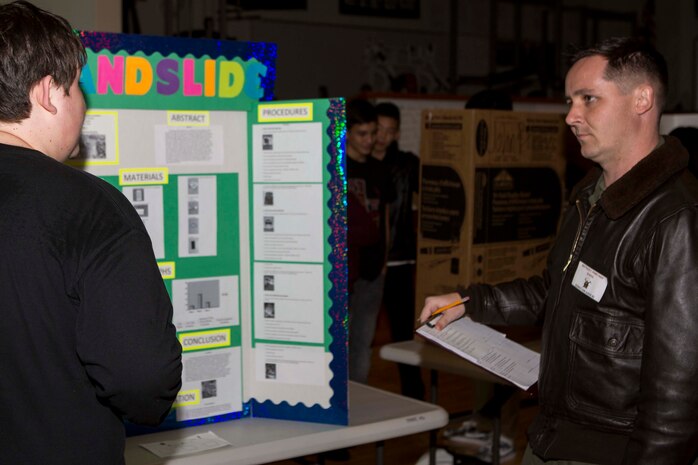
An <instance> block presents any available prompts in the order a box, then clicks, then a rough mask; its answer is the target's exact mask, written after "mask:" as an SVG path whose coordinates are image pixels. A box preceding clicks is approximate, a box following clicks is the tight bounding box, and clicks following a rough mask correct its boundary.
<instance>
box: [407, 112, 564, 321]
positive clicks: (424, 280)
mask: <svg viewBox="0 0 698 465" xmlns="http://www.w3.org/2000/svg"><path fill="white" fill-rule="evenodd" d="M564 134H565V125H564V121H563V117H562V116H561V115H555V114H543V113H521V112H510V111H497V110H424V111H423V112H422V135H421V141H422V145H421V159H422V167H421V185H420V202H421V205H420V215H419V227H418V229H419V233H418V244H417V248H418V250H417V289H416V302H417V305H416V306H417V308H416V309H415V312H416V313H417V314H418V313H419V312H420V311H421V306H422V303H423V302H424V299H425V298H426V297H428V296H430V295H437V294H444V293H448V292H453V291H454V290H456V289H457V288H458V286H467V285H468V284H470V283H475V282H485V283H489V284H496V283H499V282H502V281H508V280H511V279H515V278H526V277H530V276H532V275H534V274H536V273H540V272H541V271H542V270H543V268H544V266H545V258H546V256H547V252H548V249H549V248H550V246H551V245H552V241H553V237H554V235H555V233H556V231H557V226H558V222H559V219H560V214H561V209H562V201H563V196H564V172H565V157H564Z"/></svg>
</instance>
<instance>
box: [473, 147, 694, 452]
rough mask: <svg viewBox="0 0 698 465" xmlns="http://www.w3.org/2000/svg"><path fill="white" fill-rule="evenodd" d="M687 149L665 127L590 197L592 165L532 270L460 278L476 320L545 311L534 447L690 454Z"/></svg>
mask: <svg viewBox="0 0 698 465" xmlns="http://www.w3.org/2000/svg"><path fill="white" fill-rule="evenodd" d="M687 162H688V154H687V153H686V151H685V150H684V149H683V147H682V146H681V145H680V144H679V143H678V141H677V140H676V139H674V138H671V137H666V139H665V143H664V144H663V145H661V146H660V147H659V148H657V149H656V150H654V151H653V152H652V153H651V154H649V155H648V156H647V157H645V158H644V159H643V160H642V161H640V162H639V163H638V164H637V165H636V166H634V167H633V168H632V169H631V170H630V171H629V172H628V173H626V174H625V175H624V176H623V177H621V178H620V179H619V180H617V181H616V182H614V183H613V184H612V185H611V186H609V187H608V188H607V189H606V191H605V192H604V193H603V195H602V196H601V198H600V200H599V201H598V202H597V204H596V205H595V206H593V207H591V206H590V205H589V202H588V197H589V195H590V194H591V192H592V191H593V189H594V186H595V184H596V181H597V179H598V177H599V176H600V174H601V172H600V170H598V169H596V170H594V171H593V172H592V173H590V174H589V175H588V176H587V177H586V178H585V179H584V180H582V181H581V182H580V184H579V185H578V186H577V188H576V189H575V191H574V192H573V194H572V196H571V202H572V204H573V205H571V206H570V208H569V210H568V211H567V212H566V214H565V215H564V217H563V220H562V223H561V226H560V231H559V233H558V237H557V239H556V242H555V245H554V246H553V248H552V249H551V252H550V254H549V257H548V262H547V269H546V271H545V273H544V274H543V276H541V277H535V278H531V279H528V280H517V281H514V282H511V283H507V284H504V285H499V286H496V287H491V286H485V285H475V286H472V287H471V288H469V289H468V290H467V291H466V292H464V294H467V295H470V296H471V299H472V300H471V304H469V311H470V312H471V313H472V315H473V318H474V319H475V320H478V321H482V322H486V323H490V324H532V323H534V322H536V321H542V322H543V340H542V342H543V344H542V354H541V355H542V356H541V371H540V377H539V383H538V384H539V395H540V403H541V409H540V414H539V415H538V417H537V418H536V419H535V420H534V422H533V424H532V425H531V427H530V428H529V443H530V445H531V447H532V449H533V451H534V452H535V453H536V454H537V455H539V456H540V457H542V458H544V459H546V460H552V459H565V460H577V461H583V462H591V463H598V464H602V465H606V464H608V465H616V464H624V465H664V464H666V465H669V464H671V465H683V464H689V463H691V462H692V459H693V458H694V457H695V455H696V451H697V450H698V305H696V297H697V293H696V287H697V286H698V181H696V179H695V178H694V177H693V175H691V174H690V173H689V172H688V171H687V170H686V169H685V168H686V166H687ZM575 276H576V279H575ZM573 282H576V283H577V285H576V286H575V285H574V284H573ZM604 283H605V289H604V288H603V284H604ZM597 300H598V301H597Z"/></svg>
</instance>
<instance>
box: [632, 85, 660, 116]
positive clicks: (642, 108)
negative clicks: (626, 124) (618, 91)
mask: <svg viewBox="0 0 698 465" xmlns="http://www.w3.org/2000/svg"><path fill="white" fill-rule="evenodd" d="M654 97H655V96H654V89H653V88H652V86H650V85H649V84H642V85H640V86H638V87H637V88H635V111H636V112H637V114H639V115H641V114H644V113H647V112H648V111H650V110H651V109H652V108H654V105H655V102H654Z"/></svg>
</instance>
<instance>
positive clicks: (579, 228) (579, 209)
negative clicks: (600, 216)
mask: <svg viewBox="0 0 698 465" xmlns="http://www.w3.org/2000/svg"><path fill="white" fill-rule="evenodd" d="M575 204H576V205H577V213H579V225H578V226H577V234H576V235H575V236H574V242H573V243H572V250H570V256H569V257H568V258H567V263H565V266H563V267H562V272H563V273H564V272H565V271H567V267H568V266H570V263H572V257H573V256H574V250H575V249H576V248H577V242H579V236H581V234H582V228H583V227H584V220H585V218H584V215H583V214H582V202H581V200H579V199H577V201H576V202H575ZM595 206H596V204H594V205H592V206H591V208H590V209H589V213H587V218H589V214H591V211H592V210H593V209H594V207H595Z"/></svg>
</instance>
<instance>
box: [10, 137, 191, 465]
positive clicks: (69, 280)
mask: <svg viewBox="0 0 698 465" xmlns="http://www.w3.org/2000/svg"><path fill="white" fill-rule="evenodd" d="M0 212H2V213H1V214H0V238H1V239H2V241H0V302H1V303H0V367H1V369H0V464H2V465H5V464H18V465H19V464H22V465H119V464H123V463H124V455H123V451H124V441H125V440H124V426H123V419H128V420H129V421H131V422H134V423H139V424H148V425H154V424H157V423H159V422H160V421H161V420H162V418H163V417H164V416H165V415H166V414H167V413H168V412H169V410H170V406H171V405H172V401H173V400H174V398H175V396H176V395H177V391H178V390H179V387H180V379H181V370H182V365H181V347H180V345H179V342H178V341H177V337H176V334H175V328H174V326H173V325H172V323H171V320H172V306H171V304H170V299H169V296H168V295H167V290H166V289H165V286H164V284H163V281H162V278H161V276H160V272H159V270H158V267H157V264H156V262H155V257H154V254H153V249H152V245H151V242H150V239H149V237H148V234H147V232H146V230H145V227H144V226H143V223H142V222H141V219H140V217H139V216H138V214H137V213H136V212H135V210H134V209H133V207H132V206H131V204H130V203H129V202H128V200H127V199H126V198H125V197H124V196H123V195H122V194H121V193H120V192H119V191H118V190H116V189H115V188H114V187H112V186H110V185H108V184H107V183H106V182H104V181H102V180H100V179H97V178H95V177H94V176H92V175H90V174H87V173H84V172H81V171H79V170H76V169H73V168H70V167H68V166H65V165H63V164H61V163H58V162H57V161H55V160H53V159H51V158H49V157H47V156H45V155H42V154H40V153H38V152H35V151H33V150H28V149H22V148H18V147H11V146H7V145H2V144H0Z"/></svg>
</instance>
